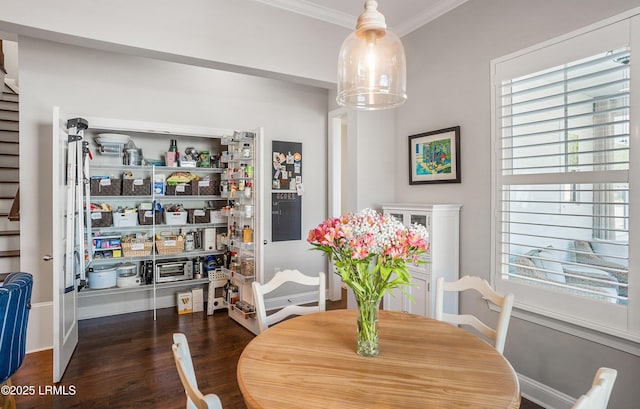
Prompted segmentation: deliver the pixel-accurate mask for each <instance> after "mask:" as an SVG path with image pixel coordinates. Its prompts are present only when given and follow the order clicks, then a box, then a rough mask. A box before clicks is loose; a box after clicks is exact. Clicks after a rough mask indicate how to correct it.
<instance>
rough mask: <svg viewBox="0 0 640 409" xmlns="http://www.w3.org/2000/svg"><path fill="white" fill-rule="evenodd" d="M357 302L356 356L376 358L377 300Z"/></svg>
mask: <svg viewBox="0 0 640 409" xmlns="http://www.w3.org/2000/svg"><path fill="white" fill-rule="evenodd" d="M357 302H358V313H359V315H358V349H357V352H358V355H360V356H365V357H372V356H377V355H378V354H379V353H380V348H379V344H378V309H379V307H380V301H379V300H368V299H366V300H357Z"/></svg>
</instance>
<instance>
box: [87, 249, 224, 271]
mask: <svg viewBox="0 0 640 409" xmlns="http://www.w3.org/2000/svg"><path fill="white" fill-rule="evenodd" d="M105 250H106V249H105ZM223 253H224V251H222V250H212V251H205V250H198V251H185V252H182V253H179V254H155V255H154V254H151V255H148V256H140V257H115V258H104V259H94V260H93V261H92V262H91V265H94V266H101V265H105V264H116V263H127V262H136V261H145V260H153V259H155V260H167V259H174V258H175V259H180V258H193V257H200V256H210V255H217V254H223ZM87 267H88V266H87Z"/></svg>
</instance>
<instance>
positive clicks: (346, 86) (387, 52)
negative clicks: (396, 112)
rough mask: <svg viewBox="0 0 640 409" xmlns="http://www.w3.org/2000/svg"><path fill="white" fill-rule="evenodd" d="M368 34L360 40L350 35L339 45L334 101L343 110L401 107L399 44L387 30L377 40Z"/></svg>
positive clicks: (403, 84)
mask: <svg viewBox="0 0 640 409" xmlns="http://www.w3.org/2000/svg"><path fill="white" fill-rule="evenodd" d="M368 34H369V35H367V37H368V38H362V36H359V35H358V34H357V32H353V33H351V34H350V35H349V36H348V37H347V38H346V39H345V40H344V43H343V44H342V48H341V49H340V55H339V57H338V96H337V98H336V101H337V102H338V104H340V105H342V106H347V107H350V108H355V109H365V110H373V109H388V108H394V107H397V106H399V105H402V104H404V103H405V101H406V100H407V68H406V60H405V55H404V47H403V46H402V42H401V41H400V38H398V36H397V35H395V34H394V33H393V32H391V31H389V30H386V32H385V33H384V34H383V36H382V37H380V38H376V37H377V36H376V33H375V32H369V33H368ZM378 35H380V33H379V32H378Z"/></svg>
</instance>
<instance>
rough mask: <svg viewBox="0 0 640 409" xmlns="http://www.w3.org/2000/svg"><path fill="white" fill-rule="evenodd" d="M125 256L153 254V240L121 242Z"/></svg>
mask: <svg viewBox="0 0 640 409" xmlns="http://www.w3.org/2000/svg"><path fill="white" fill-rule="evenodd" d="M121 245H122V253H123V254H124V256H125V257H145V256H150V255H151V249H152V248H153V242H152V241H144V242H127V243H121Z"/></svg>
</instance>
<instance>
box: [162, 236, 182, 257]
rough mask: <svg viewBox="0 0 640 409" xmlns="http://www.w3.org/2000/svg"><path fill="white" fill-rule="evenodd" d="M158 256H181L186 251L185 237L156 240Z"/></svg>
mask: <svg viewBox="0 0 640 409" xmlns="http://www.w3.org/2000/svg"><path fill="white" fill-rule="evenodd" d="M156 250H157V251H158V254H180V253H182V252H183V251H184V237H182V236H178V237H177V238H175V239H174V238H171V239H164V240H156Z"/></svg>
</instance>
